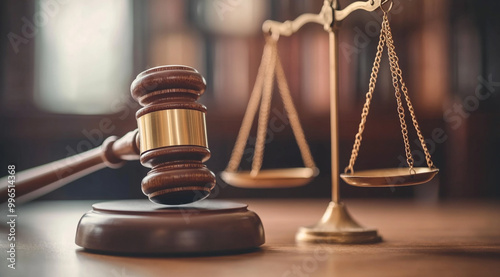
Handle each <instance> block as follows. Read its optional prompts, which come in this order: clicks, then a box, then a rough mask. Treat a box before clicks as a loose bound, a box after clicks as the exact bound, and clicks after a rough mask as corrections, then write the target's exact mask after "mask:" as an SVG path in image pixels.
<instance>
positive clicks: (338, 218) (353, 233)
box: [295, 202, 382, 244]
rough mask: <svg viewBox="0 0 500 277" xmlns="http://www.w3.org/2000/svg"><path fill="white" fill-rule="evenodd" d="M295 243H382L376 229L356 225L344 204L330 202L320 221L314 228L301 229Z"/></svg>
mask: <svg viewBox="0 0 500 277" xmlns="http://www.w3.org/2000/svg"><path fill="white" fill-rule="evenodd" d="M295 240H296V241H297V242H304V243H332V244H358V243H376V242H380V241H382V238H381V237H380V236H379V235H378V233H377V230H376V229H372V228H365V227H363V226H361V225H360V224H358V223H357V222H356V221H354V219H352V217H351V216H350V215H349V213H348V212H347V208H346V207H345V205H344V203H342V202H340V203H335V202H330V204H329V205H328V208H327V209H326V212H325V214H324V215H323V217H322V218H321V220H320V221H319V222H318V223H317V224H316V225H314V226H310V227H301V228H299V231H298V232H297V234H296V236H295Z"/></svg>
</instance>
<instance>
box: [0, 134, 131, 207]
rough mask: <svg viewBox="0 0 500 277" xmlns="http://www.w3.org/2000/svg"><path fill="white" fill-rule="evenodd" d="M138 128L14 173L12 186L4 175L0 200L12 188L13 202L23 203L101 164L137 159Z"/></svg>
mask: <svg viewBox="0 0 500 277" xmlns="http://www.w3.org/2000/svg"><path fill="white" fill-rule="evenodd" d="M139 154H140V152H139V139H138V131H137V130H134V131H131V132H129V133H127V134H126V135H125V136H123V137H122V138H120V139H118V138H117V137H115V136H112V137H109V138H107V139H106V140H105V141H104V142H103V144H102V145H101V146H100V147H97V148H94V149H92V150H89V151H87V152H83V153H80V154H78V155H75V156H72V157H68V158H65V159H62V160H59V161H55V162H52V163H49V164H46V165H41V166H38V167H35V168H32V169H28V170H24V171H21V172H16V173H15V175H14V176H15V179H14V185H15V186H12V185H10V184H9V182H8V180H12V178H11V179H8V177H7V176H6V177H4V178H1V179H0V203H3V202H6V201H7V200H8V199H9V198H10V197H9V194H10V193H11V192H13V191H14V190H9V189H10V188H15V198H14V199H15V203H17V204H19V203H22V202H27V201H30V200H32V199H35V198H37V197H40V196H42V195H44V194H46V193H49V192H51V191H53V190H55V189H57V188H59V187H62V186H64V185H66V184H67V183H69V182H72V181H74V180H76V179H78V178H81V177H83V176H85V175H87V174H90V173H92V172H95V171H97V170H99V169H101V168H104V167H106V166H107V167H111V168H119V167H121V166H122V165H123V164H124V163H125V162H126V161H128V160H137V159H139Z"/></svg>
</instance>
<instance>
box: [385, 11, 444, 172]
mask: <svg viewBox="0 0 500 277" xmlns="http://www.w3.org/2000/svg"><path fill="white" fill-rule="evenodd" d="M384 21H385V28H383V29H384V30H385V31H384V32H385V36H386V41H387V51H388V53H389V59H390V65H391V75H392V79H393V85H394V88H395V89H396V87H397V78H398V77H399V82H400V83H401V91H403V94H404V97H405V101H406V105H407V107H408V111H409V112H410V115H411V119H412V122H413V127H414V128H415V131H416V132H417V136H418V139H419V140H420V144H421V146H422V149H423V150H424V153H425V159H426V161H427V166H428V167H429V168H434V163H433V162H432V159H431V154H430V153H429V150H428V149H427V144H426V143H425V139H424V136H423V135H422V132H421V131H420V126H419V125H418V121H417V116H416V115H415V110H414V109H413V105H412V104H411V101H410V96H409V94H408V89H407V88H406V84H405V82H404V81H403V72H402V71H401V69H400V68H399V59H398V56H397V55H396V48H395V46H394V40H393V39H392V32H391V27H390V26H389V20H388V18H387V13H384ZM398 94H399V97H398V95H396V98H397V99H398V100H397V101H398V113H399V116H400V118H401V117H403V121H402V122H401V128H402V129H403V126H404V131H403V130H402V132H403V137H405V136H406V139H405V150H406V158H407V162H408V165H409V166H410V170H412V169H413V163H414V161H413V157H412V155H411V149H410V144H409V142H408V130H407V129H406V124H403V123H404V109H403V107H402V103H401V94H400V93H398ZM400 107H401V109H400ZM405 134H406V135H405Z"/></svg>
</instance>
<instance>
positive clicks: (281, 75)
mask: <svg viewBox="0 0 500 277" xmlns="http://www.w3.org/2000/svg"><path fill="white" fill-rule="evenodd" d="M276 81H277V82H278V88H279V91H280V95H281V99H282V100H283V105H284V107H285V110H286V113H287V116H288V119H289V120H290V125H291V127H292V131H293V134H294V136H295V140H296V141H297V145H298V146H299V150H300V154H301V155H302V160H303V161H304V165H305V166H306V167H309V168H316V164H315V163H314V159H313V157H312V154H311V150H310V149H309V145H308V144H307V141H306V136H305V135H304V130H303V129H302V126H301V125H300V120H299V114H298V113H297V110H296V109H295V106H294V105H293V101H292V95H291V93H290V89H289V88H288V82H287V81H286V76H285V72H284V70H283V65H282V64H281V59H280V57H279V56H278V57H277V59H276Z"/></svg>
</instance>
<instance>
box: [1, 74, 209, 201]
mask: <svg viewBox="0 0 500 277" xmlns="http://www.w3.org/2000/svg"><path fill="white" fill-rule="evenodd" d="M205 87H206V84H205V80H204V78H203V76H201V74H199V73H198V71H196V69H194V68H191V67H188V66H160V67H155V68H151V69H149V70H146V71H144V72H142V73H140V74H139V75H138V76H137V78H136V79H135V80H134V81H133V83H132V86H131V88H130V90H131V93H132V97H133V98H134V99H135V100H136V101H138V102H139V104H141V105H142V106H143V107H142V108H141V109H140V110H138V111H137V113H136V118H137V125H138V129H136V130H134V131H131V132H129V133H128V134H126V135H125V136H123V137H122V138H117V137H114V136H113V137H109V138H107V139H106V140H105V141H104V143H103V144H102V146H101V147H98V148H95V149H92V150H89V151H87V152H83V153H81V154H78V155H76V156H73V157H68V158H66V159H62V160H59V161H56V162H52V163H49V164H46V165H42V166H39V167H36V168H33V169H29V170H25V171H22V172H18V173H16V175H15V199H16V202H25V201H29V200H31V199H34V198H36V197H39V196H41V195H43V194H46V193H48V192H50V191H52V190H54V189H56V188H59V187H61V186H63V185H65V184H67V183H69V182H71V181H73V180H76V179H78V178H80V177H82V176H84V175H87V174H89V173H92V172H94V171H97V170H99V169H101V168H104V167H106V166H107V167H111V168H118V167H121V166H122V165H123V164H124V163H125V162H126V161H128V160H137V159H140V162H141V164H142V165H144V166H146V167H149V168H151V170H150V171H149V172H148V174H147V175H146V177H144V179H143V180H142V184H141V186H142V191H143V192H144V194H145V195H147V196H148V197H149V199H150V200H151V201H153V202H155V203H159V204H167V205H179V204H187V203H191V202H195V201H198V200H201V199H204V198H206V197H207V196H208V195H209V194H210V192H211V190H212V189H213V187H214V186H215V175H214V174H213V173H212V172H211V171H210V170H209V169H208V168H207V167H206V166H205V165H204V164H203V162H205V161H206V160H208V159H209V158H210V150H209V149H208V143H207V135H206V123H205V113H206V111H207V110H206V107H205V106H203V105H202V104H200V103H197V102H196V100H197V99H198V98H199V97H200V96H201V95H202V94H203V92H204V91H205ZM0 182H1V183H0V202H5V201H7V199H8V198H9V196H8V182H7V177H4V178H2V179H0Z"/></svg>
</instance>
